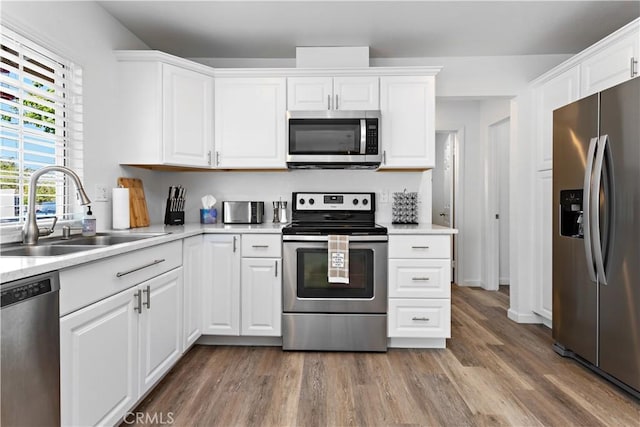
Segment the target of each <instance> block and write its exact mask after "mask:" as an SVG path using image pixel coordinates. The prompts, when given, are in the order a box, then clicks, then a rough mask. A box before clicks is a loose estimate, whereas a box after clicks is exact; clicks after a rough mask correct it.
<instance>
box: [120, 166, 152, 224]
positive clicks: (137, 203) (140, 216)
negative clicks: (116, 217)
mask: <svg viewBox="0 0 640 427" xmlns="http://www.w3.org/2000/svg"><path fill="white" fill-rule="evenodd" d="M118 185H119V186H122V187H124V188H128V189H129V221H130V223H131V224H130V225H131V228H136V227H148V226H149V211H148V210H147V200H146V199H145V197H144V187H143V186H142V180H140V179H138V178H125V177H122V176H121V177H120V178H118Z"/></svg>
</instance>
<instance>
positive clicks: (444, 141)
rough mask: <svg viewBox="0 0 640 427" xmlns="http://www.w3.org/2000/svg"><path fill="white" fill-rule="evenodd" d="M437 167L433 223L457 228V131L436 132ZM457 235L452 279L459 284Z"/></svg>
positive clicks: (434, 176) (433, 180)
mask: <svg viewBox="0 0 640 427" xmlns="http://www.w3.org/2000/svg"><path fill="white" fill-rule="evenodd" d="M435 145H436V166H435V168H434V169H433V171H432V192H433V194H432V203H431V218H432V219H431V222H432V223H433V224H436V225H441V226H443V227H453V228H455V227H456V223H457V219H456V209H455V206H456V203H455V199H456V182H457V167H456V163H457V150H458V132H457V131H436V144H435ZM456 245H457V235H454V236H453V240H452V245H451V279H452V280H453V281H454V282H456V283H457V271H456V264H457V256H456V255H457V246H456Z"/></svg>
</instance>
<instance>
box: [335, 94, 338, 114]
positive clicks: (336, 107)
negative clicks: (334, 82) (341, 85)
mask: <svg viewBox="0 0 640 427" xmlns="http://www.w3.org/2000/svg"><path fill="white" fill-rule="evenodd" d="M335 109H336V110H337V109H338V94H337V93H336V105H335Z"/></svg>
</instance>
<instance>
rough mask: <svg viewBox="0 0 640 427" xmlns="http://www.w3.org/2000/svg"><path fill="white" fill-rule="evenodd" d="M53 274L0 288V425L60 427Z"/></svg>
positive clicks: (56, 284) (56, 290)
mask: <svg viewBox="0 0 640 427" xmlns="http://www.w3.org/2000/svg"><path fill="white" fill-rule="evenodd" d="M59 291H60V282H59V279H58V272H53V273H47V274H41V275H38V276H32V277H28V278H25V279H21V280H16V281H14V282H7V283H3V284H2V286H1V288H0V292H1V297H2V300H1V306H0V323H1V324H2V326H1V335H0V348H1V354H2V358H1V359H0V365H1V368H0V374H1V375H2V376H1V377H0V378H1V379H2V387H1V389H2V390H1V391H0V394H1V395H2V398H1V406H0V424H1V425H3V426H45V425H46V426H59V425H60V319H59Z"/></svg>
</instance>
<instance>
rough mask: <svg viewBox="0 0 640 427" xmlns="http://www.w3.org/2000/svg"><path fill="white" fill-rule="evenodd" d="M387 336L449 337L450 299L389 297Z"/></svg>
mask: <svg viewBox="0 0 640 427" xmlns="http://www.w3.org/2000/svg"><path fill="white" fill-rule="evenodd" d="M388 321H389V325H388V326H389V328H388V334H389V337H404V338H450V337H451V300H449V299H395V298H391V299H389V318H388Z"/></svg>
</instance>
